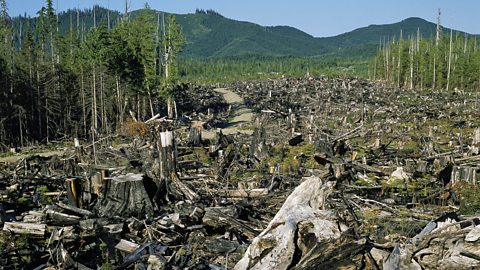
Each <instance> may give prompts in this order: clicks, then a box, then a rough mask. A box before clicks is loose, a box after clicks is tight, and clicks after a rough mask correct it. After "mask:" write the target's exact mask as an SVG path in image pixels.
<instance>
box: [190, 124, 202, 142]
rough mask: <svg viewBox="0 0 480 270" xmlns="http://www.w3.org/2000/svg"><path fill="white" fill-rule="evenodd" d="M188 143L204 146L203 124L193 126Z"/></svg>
mask: <svg viewBox="0 0 480 270" xmlns="http://www.w3.org/2000/svg"><path fill="white" fill-rule="evenodd" d="M187 144H188V145H189V146H202V128H201V126H196V125H194V126H192V127H190V130H189V132H188V140H187Z"/></svg>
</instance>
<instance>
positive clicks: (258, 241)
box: [234, 177, 358, 270]
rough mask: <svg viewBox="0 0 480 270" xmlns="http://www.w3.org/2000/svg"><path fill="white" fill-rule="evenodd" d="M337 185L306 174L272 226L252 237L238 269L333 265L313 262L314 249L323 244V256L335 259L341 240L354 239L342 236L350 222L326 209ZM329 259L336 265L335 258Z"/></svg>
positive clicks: (348, 242) (236, 266)
mask: <svg viewBox="0 0 480 270" xmlns="http://www.w3.org/2000/svg"><path fill="white" fill-rule="evenodd" d="M334 185H335V182H325V183H324V182H323V181H322V179H320V178H318V177H310V178H306V179H305V181H304V182H303V183H302V184H300V185H299V186H298V187H297V188H296V189H295V190H294V191H293V192H292V194H290V196H289V197H288V198H287V200H286V201H285V203H284V204H283V206H282V208H281V209H280V210H279V211H278V213H277V214H276V215H275V217H274V218H273V220H272V221H271V222H270V223H269V225H268V227H267V228H266V229H265V230H264V231H263V232H262V233H261V234H260V235H259V236H258V237H256V238H255V239H254V240H253V241H252V243H251V245H250V246H249V247H248V249H247V251H246V253H245V255H244V257H243V258H242V259H241V260H240V261H239V262H238V263H237V265H235V268H234V269H236V270H240V269H291V268H292V266H295V265H297V264H298V265H301V266H302V267H300V268H299V269H308V268H309V267H310V266H312V265H315V266H321V267H322V266H326V265H329V264H327V263H328V261H327V262H323V264H310V263H309V261H310V260H313V258H312V254H310V252H312V251H317V250H318V249H319V248H318V247H319V246H322V248H320V250H318V251H317V252H320V253H322V256H323V258H331V260H335V259H336V255H334V254H333V253H335V252H338V250H337V246H336V245H337V244H338V243H337V242H338V241H339V243H340V244H341V245H342V246H348V245H349V244H352V243H353V241H350V240H348V241H347V240H344V241H340V240H339V239H340V238H341V237H346V236H344V235H343V233H342V230H343V229H345V228H346V226H344V225H343V224H340V223H339V222H338V221H337V219H336V216H335V214H334V213H333V212H331V211H328V210H325V200H326V198H327V197H328V195H329V194H330V193H331V192H332V190H333V187H334ZM355 250H358V248H356V249H355ZM349 254H350V255H351V253H349ZM299 256H300V259H299V258H298V257H299ZM314 257H315V256H314ZM317 257H318V256H317ZM347 257H348V256H347ZM343 259H346V260H348V258H343ZM315 262H317V261H315ZM329 262H330V263H331V264H330V265H332V266H335V264H334V263H332V262H333V261H329ZM322 269H323V268H322Z"/></svg>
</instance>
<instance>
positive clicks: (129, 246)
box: [115, 239, 140, 253]
mask: <svg viewBox="0 0 480 270" xmlns="http://www.w3.org/2000/svg"><path fill="white" fill-rule="evenodd" d="M139 247H140V245H139V244H135V243H133V242H130V241H128V240H125V239H122V240H120V242H119V243H118V244H117V245H116V246H115V248H116V249H118V250H120V251H124V252H128V253H132V252H134V251H135V250H137V248H139Z"/></svg>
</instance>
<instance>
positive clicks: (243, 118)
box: [202, 88, 255, 139]
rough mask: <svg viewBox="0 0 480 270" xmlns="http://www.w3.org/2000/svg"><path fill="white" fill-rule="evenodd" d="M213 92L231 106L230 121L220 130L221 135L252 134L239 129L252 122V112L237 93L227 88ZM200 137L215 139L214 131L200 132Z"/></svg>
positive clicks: (244, 129) (246, 130)
mask: <svg viewBox="0 0 480 270" xmlns="http://www.w3.org/2000/svg"><path fill="white" fill-rule="evenodd" d="M214 91H215V92H217V93H220V94H222V95H223V98H224V99H225V101H226V102H227V103H228V104H230V105H231V116H232V117H231V119H230V120H229V121H228V124H227V125H226V127H225V128H222V132H223V134H226V135H229V134H235V133H237V132H240V133H244V134H252V133H253V130H252V129H248V128H242V129H240V127H242V126H244V125H249V124H250V123H251V122H252V121H253V117H254V115H255V114H254V113H253V112H252V110H250V109H249V108H247V106H246V105H245V103H244V100H243V98H242V97H241V96H239V95H238V94H237V93H235V92H233V91H232V90H230V89H227V88H217V89H214ZM202 137H203V138H205V139H212V138H214V137H215V130H204V131H203V132H202Z"/></svg>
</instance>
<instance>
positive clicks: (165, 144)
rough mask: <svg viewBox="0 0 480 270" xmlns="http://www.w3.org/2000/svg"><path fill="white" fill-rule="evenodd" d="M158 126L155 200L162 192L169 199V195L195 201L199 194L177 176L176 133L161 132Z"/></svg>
mask: <svg viewBox="0 0 480 270" xmlns="http://www.w3.org/2000/svg"><path fill="white" fill-rule="evenodd" d="M159 129H160V127H159V126H157V134H158V137H157V143H156V145H157V151H158V158H157V159H156V160H155V163H156V164H155V165H154V166H155V168H156V171H157V174H156V178H157V179H156V182H157V192H156V194H155V196H154V201H157V200H158V199H159V198H160V197H161V196H162V193H163V194H164V195H165V196H166V199H167V200H168V196H169V195H173V196H174V197H176V198H179V199H187V200H190V201H195V200H198V199H199V196H198V195H197V194H196V193H195V192H194V191H192V190H191V189H190V188H189V187H188V186H187V185H185V184H184V183H183V182H182V181H180V179H179V178H178V176H177V153H176V148H175V142H174V133H173V132H172V131H165V132H160V130H159Z"/></svg>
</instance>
